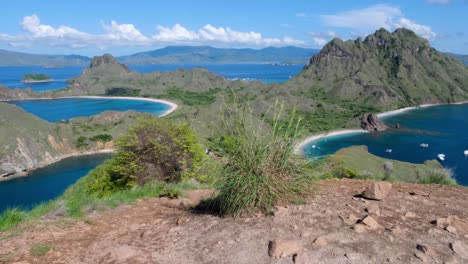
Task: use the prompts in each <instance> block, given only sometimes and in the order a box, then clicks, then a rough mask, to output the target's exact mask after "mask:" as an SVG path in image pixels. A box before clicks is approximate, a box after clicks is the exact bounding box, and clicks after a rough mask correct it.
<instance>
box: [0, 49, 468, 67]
mask: <svg viewBox="0 0 468 264" xmlns="http://www.w3.org/2000/svg"><path fill="white" fill-rule="evenodd" d="M319 51H320V50H318V49H307V48H299V47H293V46H289V47H281V48H276V47H268V48H263V49H229V48H214V47H210V46H168V47H165V48H162V49H156V50H152V51H145V52H140V53H135V54H132V55H127V56H120V57H117V59H118V60H119V61H120V62H122V63H125V64H216V63H225V64H228V63H233V64H235V63H271V64H307V62H308V60H309V59H310V57H312V56H313V55H314V54H317V53H318V52H319ZM445 54H446V55H448V56H451V57H454V58H457V59H459V60H461V61H463V63H464V64H465V65H468V55H460V54H454V53H448V52H447V53H445ZM90 62H91V58H89V57H86V56H81V55H44V54H30V53H23V52H13V51H7V50H2V49H0V66H44V67H65V66H89V63H90Z"/></svg>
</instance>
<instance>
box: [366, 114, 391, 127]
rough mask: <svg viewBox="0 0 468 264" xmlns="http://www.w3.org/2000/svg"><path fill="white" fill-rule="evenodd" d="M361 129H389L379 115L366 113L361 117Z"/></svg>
mask: <svg viewBox="0 0 468 264" xmlns="http://www.w3.org/2000/svg"><path fill="white" fill-rule="evenodd" d="M360 119H361V128H362V129H364V130H367V131H383V130H386V129H387V128H388V126H387V125H385V123H384V122H383V121H382V120H380V118H379V117H378V116H377V115H374V114H371V113H365V114H363V115H362V116H361V118H360Z"/></svg>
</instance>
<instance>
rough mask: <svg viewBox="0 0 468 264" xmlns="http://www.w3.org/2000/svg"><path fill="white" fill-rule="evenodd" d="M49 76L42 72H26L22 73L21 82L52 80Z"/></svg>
mask: <svg viewBox="0 0 468 264" xmlns="http://www.w3.org/2000/svg"><path fill="white" fill-rule="evenodd" d="M53 81H54V79H52V78H51V77H50V76H48V75H46V74H43V73H27V74H25V75H24V77H23V79H21V82H23V83H43V82H53Z"/></svg>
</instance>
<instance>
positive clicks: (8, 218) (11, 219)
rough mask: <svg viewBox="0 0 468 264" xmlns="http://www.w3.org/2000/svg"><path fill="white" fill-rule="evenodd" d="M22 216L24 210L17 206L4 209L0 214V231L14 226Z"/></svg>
mask: <svg viewBox="0 0 468 264" xmlns="http://www.w3.org/2000/svg"><path fill="white" fill-rule="evenodd" d="M24 217H25V215H24V212H23V211H21V210H19V209H18V208H13V209H6V210H5V211H4V212H3V214H2V215H1V216H0V232H3V231H6V230H9V229H11V228H13V227H16V226H17V225H19V224H20V223H21V222H22V221H23V219H24Z"/></svg>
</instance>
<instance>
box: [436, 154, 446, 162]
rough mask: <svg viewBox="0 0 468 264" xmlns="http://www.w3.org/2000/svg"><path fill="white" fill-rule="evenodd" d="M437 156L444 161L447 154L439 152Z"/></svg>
mask: <svg viewBox="0 0 468 264" xmlns="http://www.w3.org/2000/svg"><path fill="white" fill-rule="evenodd" d="M437 158H438V159H439V160H440V161H444V160H445V154H437Z"/></svg>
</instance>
